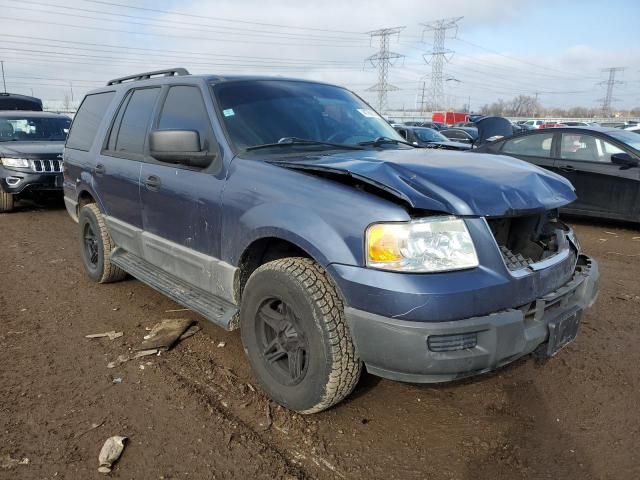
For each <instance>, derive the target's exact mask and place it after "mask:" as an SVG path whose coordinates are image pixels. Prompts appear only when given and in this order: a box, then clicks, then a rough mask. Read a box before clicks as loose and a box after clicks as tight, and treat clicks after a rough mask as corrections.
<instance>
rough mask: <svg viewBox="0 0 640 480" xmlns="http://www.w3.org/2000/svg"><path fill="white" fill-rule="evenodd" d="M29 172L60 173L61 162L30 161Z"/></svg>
mask: <svg viewBox="0 0 640 480" xmlns="http://www.w3.org/2000/svg"><path fill="white" fill-rule="evenodd" d="M29 162H30V163H31V170H33V171H34V172H38V173H62V160H30V161H29Z"/></svg>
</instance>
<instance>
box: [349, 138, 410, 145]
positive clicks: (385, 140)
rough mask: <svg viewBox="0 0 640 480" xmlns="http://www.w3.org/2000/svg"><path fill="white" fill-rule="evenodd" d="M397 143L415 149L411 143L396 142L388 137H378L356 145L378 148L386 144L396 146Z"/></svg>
mask: <svg viewBox="0 0 640 480" xmlns="http://www.w3.org/2000/svg"><path fill="white" fill-rule="evenodd" d="M399 143H402V144H403V145H409V146H410V147H413V148H415V147H416V146H415V145H414V144H413V143H410V142H405V141H404V140H396V139H395V138H390V137H378V138H376V139H374V140H367V141H366V142H359V143H358V145H361V146H365V145H367V146H368V145H371V146H374V147H379V146H380V145H387V144H392V145H397V144H399Z"/></svg>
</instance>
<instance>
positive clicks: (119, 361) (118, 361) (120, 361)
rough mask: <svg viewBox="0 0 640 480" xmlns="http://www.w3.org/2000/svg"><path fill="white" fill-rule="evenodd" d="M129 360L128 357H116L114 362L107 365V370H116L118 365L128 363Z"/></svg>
mask: <svg viewBox="0 0 640 480" xmlns="http://www.w3.org/2000/svg"><path fill="white" fill-rule="evenodd" d="M129 360H131V358H130V357H129V356H128V355H118V358H117V359H116V360H115V361H113V362H109V363H107V368H116V367H117V366H118V365H121V364H123V363H125V362H128V361H129Z"/></svg>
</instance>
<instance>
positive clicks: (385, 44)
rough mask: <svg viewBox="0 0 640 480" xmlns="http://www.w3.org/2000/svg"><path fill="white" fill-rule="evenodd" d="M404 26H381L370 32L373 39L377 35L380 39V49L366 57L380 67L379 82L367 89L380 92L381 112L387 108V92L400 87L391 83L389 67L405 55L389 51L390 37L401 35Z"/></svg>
mask: <svg viewBox="0 0 640 480" xmlns="http://www.w3.org/2000/svg"><path fill="white" fill-rule="evenodd" d="M404 28H405V27H393V28H381V29H379V30H373V31H371V32H369V35H371V40H372V41H373V39H374V38H375V37H378V38H379V39H380V50H379V51H378V53H375V54H373V55H371V56H370V57H368V58H367V59H366V61H368V62H369V63H371V65H372V66H373V67H378V82H377V83H376V84H375V85H373V86H371V87H369V88H368V89H367V91H369V92H378V111H379V112H380V113H381V114H382V113H383V112H384V111H385V110H386V108H387V93H388V92H389V91H390V90H398V87H395V86H393V85H391V84H389V68H390V67H391V66H392V65H393V63H394V62H395V61H397V60H398V59H399V58H402V57H404V55H400V54H399V53H395V52H391V51H389V37H390V36H391V35H398V37H399V36H400V32H401V31H402V30H404Z"/></svg>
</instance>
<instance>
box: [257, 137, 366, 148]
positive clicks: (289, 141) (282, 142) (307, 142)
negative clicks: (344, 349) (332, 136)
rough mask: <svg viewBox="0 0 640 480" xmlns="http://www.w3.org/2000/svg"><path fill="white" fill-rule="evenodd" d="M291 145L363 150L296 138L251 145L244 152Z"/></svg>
mask: <svg viewBox="0 0 640 480" xmlns="http://www.w3.org/2000/svg"><path fill="white" fill-rule="evenodd" d="M291 145H325V146H327V147H335V148H344V149H347V150H363V148H362V147H361V146H358V145H347V144H346V143H332V142H322V141H320V140H310V139H306V138H298V137H283V138H281V139H280V140H278V142H277V143H265V144H264V145H253V146H251V147H247V148H246V149H245V150H246V151H250V150H259V149H261V148H271V147H288V146H291Z"/></svg>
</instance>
